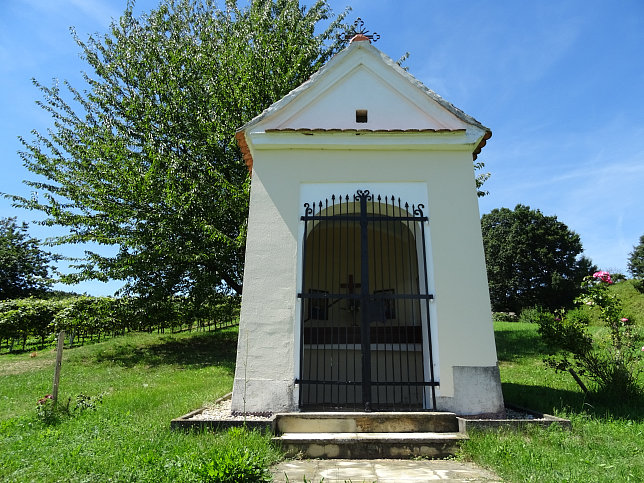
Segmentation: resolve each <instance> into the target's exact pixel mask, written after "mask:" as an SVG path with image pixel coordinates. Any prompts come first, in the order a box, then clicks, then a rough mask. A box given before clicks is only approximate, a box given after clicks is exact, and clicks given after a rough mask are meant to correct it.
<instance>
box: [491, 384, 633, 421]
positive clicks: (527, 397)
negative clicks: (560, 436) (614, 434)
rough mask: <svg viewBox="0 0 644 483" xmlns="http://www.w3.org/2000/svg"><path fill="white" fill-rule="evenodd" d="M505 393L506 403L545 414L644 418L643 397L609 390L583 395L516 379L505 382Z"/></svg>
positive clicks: (629, 418)
mask: <svg viewBox="0 0 644 483" xmlns="http://www.w3.org/2000/svg"><path fill="white" fill-rule="evenodd" d="M503 397H504V399H505V402H506V403H510V404H514V405H516V406H522V407H524V408H528V409H534V410H537V411H540V412H543V413H546V414H554V413H555V412H557V411H559V410H565V411H566V412H569V413H575V414H587V415H589V416H593V417H596V418H613V419H628V420H632V421H637V422H641V421H644V397H639V398H633V399H631V400H624V399H618V398H615V397H613V396H611V395H610V394H608V395H602V394H588V395H584V394H583V393H582V392H581V391H571V390H567V389H555V388H551V387H544V386H531V385H525V384H515V383H503Z"/></svg>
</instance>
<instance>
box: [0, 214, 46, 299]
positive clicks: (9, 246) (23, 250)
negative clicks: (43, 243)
mask: <svg viewBox="0 0 644 483" xmlns="http://www.w3.org/2000/svg"><path fill="white" fill-rule="evenodd" d="M27 229H28V225H27V223H22V224H21V225H18V224H17V223H16V218H2V219H0V300H5V299H12V298H18V297H25V296H28V295H31V294H34V293H37V292H42V291H43V290H46V289H47V287H48V286H49V285H50V284H51V281H50V279H49V270H50V269H51V268H52V266H51V265H50V263H51V262H53V261H54V260H55V259H56V258H57V257H55V256H54V255H52V254H50V253H48V252H45V251H43V250H41V249H40V246H39V243H40V242H39V240H37V239H36V238H31V237H29V235H28V234H27Z"/></svg>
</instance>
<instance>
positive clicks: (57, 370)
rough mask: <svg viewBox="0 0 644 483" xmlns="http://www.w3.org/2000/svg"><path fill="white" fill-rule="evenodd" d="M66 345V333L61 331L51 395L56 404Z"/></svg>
mask: <svg viewBox="0 0 644 483" xmlns="http://www.w3.org/2000/svg"><path fill="white" fill-rule="evenodd" d="M64 343H65V331H64V330H61V331H60V333H59V334H58V344H57V345H56V366H55V367H54V387H53V388H52V391H51V395H52V398H53V400H54V404H56V401H58V381H59V380H60V367H61V366H62V363H63V344H64Z"/></svg>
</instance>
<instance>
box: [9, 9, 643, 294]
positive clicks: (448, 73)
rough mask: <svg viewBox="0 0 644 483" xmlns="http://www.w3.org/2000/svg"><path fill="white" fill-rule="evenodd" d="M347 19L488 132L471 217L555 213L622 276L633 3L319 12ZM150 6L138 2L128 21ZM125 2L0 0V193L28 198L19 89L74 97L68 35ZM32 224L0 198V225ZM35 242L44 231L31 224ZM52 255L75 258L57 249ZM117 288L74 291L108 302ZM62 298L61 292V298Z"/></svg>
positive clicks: (636, 159)
mask: <svg viewBox="0 0 644 483" xmlns="http://www.w3.org/2000/svg"><path fill="white" fill-rule="evenodd" d="M330 3H331V5H332V7H333V9H334V11H336V12H340V11H342V10H343V9H344V7H345V6H347V5H350V6H351V7H352V9H353V11H352V13H351V14H350V17H349V18H351V19H353V18H355V17H357V16H360V17H362V18H363V19H364V21H365V27H366V28H367V29H369V30H371V31H376V32H378V33H379V34H380V35H381V39H380V40H379V41H378V42H377V43H376V44H375V46H376V47H378V48H379V49H381V50H382V51H383V52H385V53H386V54H388V55H389V56H391V57H392V58H394V59H398V58H400V57H401V56H402V55H403V54H404V53H405V52H409V53H410V54H411V56H410V58H409V60H408V61H407V62H406V63H405V65H406V66H407V67H408V68H409V72H410V73H411V74H413V75H414V76H415V77H416V78H418V79H419V80H420V81H422V82H423V83H424V84H425V85H427V86H428V87H429V88H431V89H433V90H434V91H436V92H437V93H438V94H440V95H441V96H442V97H444V98H445V99H447V100H448V101H450V102H452V103H453V104H454V105H456V106H457V107H459V108H461V109H462V110H464V111H465V112H467V113H468V114H470V115H472V116H474V117H475V118H476V119H478V120H479V121H480V122H482V123H483V124H484V125H486V126H488V127H490V128H491V129H492V132H493V136H492V139H491V140H490V141H489V142H488V144H487V146H486V147H485V148H484V149H483V152H482V153H481V155H480V157H479V160H481V161H483V162H485V164H486V170H488V171H490V172H492V178H491V179H490V180H489V181H488V182H487V184H486V188H487V189H488V190H489V191H490V195H489V196H487V197H485V198H483V199H481V200H480V210H481V213H488V212H489V211H491V210H492V209H494V208H498V207H502V206H504V207H509V208H513V207H514V206H515V205H516V204H517V203H523V204H527V205H529V206H530V207H532V208H538V209H540V210H541V211H542V212H543V213H544V214H546V215H557V217H558V219H559V220H560V221H562V222H564V223H566V224H567V225H568V226H569V227H570V228H571V229H572V230H574V231H576V232H577V233H578V234H579V235H580V236H581V240H582V243H583V245H584V250H585V254H586V255H587V256H588V257H590V258H591V259H592V260H593V262H594V263H595V264H597V265H598V266H600V267H601V268H603V269H610V270H620V271H625V270H626V263H627V257H628V253H629V252H630V251H631V250H632V247H633V245H634V244H636V243H637V242H638V239H639V237H640V236H641V235H643V234H644V210H643V209H642V200H643V198H644V196H643V191H644V53H643V52H642V46H643V45H644V2H642V1H641V0H621V1H610V0H606V1H592V0H571V1H565V0H557V1H554V0H552V1H540V2H534V1H532V2H528V1H519V0H514V1H511V0H499V1H491V0H488V1H476V0H471V1H465V0H462V1H454V0H453V1H449V2H445V1H434V0H424V1H423V0H411V1H410V0H404V1H403V0H398V1H389V0H353V1H348V0H344V1H342V0H331V2H330ZM157 4H158V2H157V1H156V0H154V1H152V0H145V1H143V0H139V1H137V3H136V10H137V11H138V12H143V11H148V10H150V9H151V8H154V7H155V6H156V5H157ZM124 8H125V0H56V1H52V0H0V109H1V112H2V115H1V116H0V166H1V168H2V170H1V173H2V175H1V176H0V192H5V193H12V194H23V195H28V194H29V190H28V189H27V187H25V186H24V185H23V184H22V180H23V179H26V178H31V177H32V176H31V174H30V173H29V172H28V171H26V169H25V168H24V167H23V166H22V162H21V160H20V158H19V156H18V155H17V153H16V152H17V151H18V150H19V149H20V143H19V141H18V139H17V137H18V136H20V135H22V136H26V137H29V132H30V131H31V130H32V129H37V130H40V131H44V130H46V129H47V127H49V126H50V125H51V119H50V118H49V117H48V116H47V115H46V114H45V113H44V112H42V111H41V110H40V109H39V108H38V107H37V106H36V105H35V101H36V100H37V99H38V98H39V93H38V90H37V89H36V88H35V87H33V86H32V84H31V80H30V79H31V78H32V77H34V78H36V79H38V80H39V81H41V82H43V83H45V84H50V83H51V82H52V79H54V78H58V79H60V80H61V81H62V80H63V79H67V80H69V81H70V82H71V83H72V85H74V86H77V87H81V86H82V80H81V71H82V70H83V69H84V68H85V65H84V64H83V62H82V60H81V59H80V57H79V50H78V48H77V47H76V44H75V43H74V41H73V39H72V37H71V35H70V33H69V27H70V26H74V27H75V28H76V30H77V32H78V33H79V35H80V36H81V38H86V37H87V35H88V34H91V33H96V32H105V31H106V30H107V28H108V26H109V23H110V21H111V19H112V18H117V17H118V16H119V15H120V13H121V12H122V11H123V9H124ZM7 216H17V217H18V219H19V220H25V221H32V220H35V219H37V218H38V214H37V213H30V212H25V211H19V210H16V209H14V208H12V207H11V205H10V202H9V201H8V200H5V199H0V217H7ZM31 234H32V235H34V236H36V237H39V238H41V239H42V238H46V237H48V236H51V235H53V234H54V232H53V231H51V229H49V228H44V227H39V226H35V225H33V226H32V227H31ZM61 252H62V253H64V254H66V255H74V254H79V253H82V248H80V247H67V248H63V249H61ZM118 287H119V284H118V283H108V284H102V283H99V282H88V283H85V284H82V285H80V286H78V287H75V288H74V290H76V291H79V292H88V293H90V294H96V295H101V294H111V293H112V292H113V291H114V290H116V289H117V288H118ZM67 288H69V287H67Z"/></svg>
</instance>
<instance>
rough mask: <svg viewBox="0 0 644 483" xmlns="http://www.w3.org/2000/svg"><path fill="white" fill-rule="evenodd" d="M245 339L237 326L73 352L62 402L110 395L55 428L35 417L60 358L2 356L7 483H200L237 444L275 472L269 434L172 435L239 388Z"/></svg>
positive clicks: (1, 475)
mask: <svg viewBox="0 0 644 483" xmlns="http://www.w3.org/2000/svg"><path fill="white" fill-rule="evenodd" d="M236 340H237V331H236V329H228V330H223V331H220V332H211V333H197V334H195V333H188V334H176V335H156V334H133V335H128V336H126V337H122V338H115V339H111V340H109V341H106V342H102V343H99V344H95V345H91V346H84V347H79V348H74V349H71V350H65V352H64V357H63V365H62V373H61V381H60V396H59V400H65V399H66V398H67V397H70V396H71V397H75V396H76V395H77V394H81V393H82V394H85V395H89V396H97V395H102V397H103V398H102V403H101V404H99V405H98V407H97V409H96V410H94V411H83V412H82V413H80V414H78V415H76V416H74V417H70V418H67V419H64V420H63V421H61V422H60V423H59V424H56V425H50V426H47V425H44V424H42V423H41V422H40V420H38V419H37V418H36V405H37V404H36V402H37V400H38V399H39V398H41V397H43V396H44V395H45V394H47V393H50V392H51V385H52V380H53V366H54V359H55V353H54V351H52V350H50V349H48V350H47V351H46V352H41V353H39V354H38V355H37V356H36V357H34V358H31V357H30V356H29V354H22V355H15V356H14V355H3V356H1V357H0V447H1V448H2V451H0V479H2V480H5V481H108V480H110V479H111V480H112V481H200V480H201V479H202V478H204V477H205V476H204V475H208V472H209V471H210V472H211V473H212V461H213V460H216V459H217V458H220V457H221V455H222V454H224V455H225V454H226V452H227V450H228V449H231V446H235V445H237V446H238V447H239V446H240V445H241V446H243V447H244V448H249V450H250V451H251V452H255V453H256V454H258V455H259V456H258V458H259V459H262V458H265V460H263V463H262V466H263V467H266V466H267V465H268V464H269V463H270V462H272V461H274V460H276V459H278V458H279V454H278V453H277V452H276V451H274V450H273V449H272V448H271V447H270V445H269V443H268V440H267V438H266V437H263V436H261V435H258V434H248V433H244V434H243V435H241V436H240V434H232V435H229V434H227V433H221V434H205V433H204V434H183V433H180V432H173V431H170V429H169V428H170V420H171V419H172V418H175V417H178V416H181V415H182V414H185V413H187V412H188V411H190V410H193V409H196V408H199V407H201V406H202V405H203V404H204V403H205V402H212V401H214V400H215V399H216V398H217V397H219V396H222V395H223V394H225V393H227V392H229V391H230V388H231V387H232V379H233V375H234V363H235V351H236V348H237V343H236ZM232 449H233V450H234V448H232ZM233 452H234V451H233ZM249 464H253V462H252V461H251V462H250V463H249ZM231 481H234V480H231Z"/></svg>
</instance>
